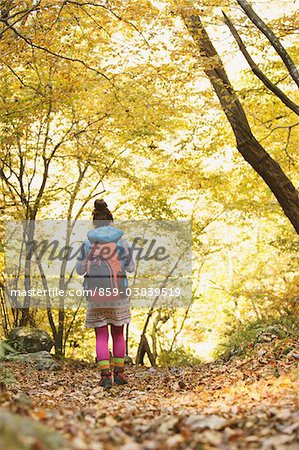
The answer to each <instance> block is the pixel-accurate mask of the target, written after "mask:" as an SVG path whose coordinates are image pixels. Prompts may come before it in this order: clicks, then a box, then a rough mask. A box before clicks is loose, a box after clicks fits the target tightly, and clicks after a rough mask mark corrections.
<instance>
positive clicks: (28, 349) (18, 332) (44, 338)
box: [8, 327, 54, 353]
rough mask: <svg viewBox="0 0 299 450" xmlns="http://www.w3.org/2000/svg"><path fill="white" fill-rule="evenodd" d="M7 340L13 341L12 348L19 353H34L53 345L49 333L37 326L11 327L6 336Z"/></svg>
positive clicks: (48, 349) (48, 348) (49, 348)
mask: <svg viewBox="0 0 299 450" xmlns="http://www.w3.org/2000/svg"><path fill="white" fill-rule="evenodd" d="M8 341H11V342H13V343H14V348H15V349H16V350H17V351H18V352H20V353H34V352H40V351H43V350H46V351H47V352H49V351H50V350H51V348H52V347H53V344H54V343H53V340H52V339H51V336H50V335H49V333H47V332H46V331H44V330H40V329H38V328H27V327H17V328H13V329H12V330H11V331H10V333H9V336H8Z"/></svg>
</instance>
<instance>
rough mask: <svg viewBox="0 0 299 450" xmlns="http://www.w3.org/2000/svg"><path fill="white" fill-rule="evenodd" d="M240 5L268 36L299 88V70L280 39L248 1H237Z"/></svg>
mask: <svg viewBox="0 0 299 450" xmlns="http://www.w3.org/2000/svg"><path fill="white" fill-rule="evenodd" d="M237 2H238V4H239V5H240V6H241V8H242V9H243V11H244V12H245V14H246V15H247V17H248V18H249V19H250V20H251V22H252V23H253V24H254V25H255V26H256V27H257V28H258V29H259V30H260V31H261V32H262V33H263V34H264V36H266V38H267V39H268V41H269V42H270V44H271V45H272V46H273V47H274V48H275V50H276V52H277V53H278V55H279V56H280V58H281V59H282V61H283V62H284V64H285V66H286V68H287V69H288V72H289V74H290V75H291V77H292V78H293V80H294V81H295V83H296V84H297V86H298V87H299V72H298V69H297V67H296V65H295V63H294V61H293V60H292V58H291V57H290V55H289V53H288V52H287V51H286V49H285V48H284V46H283V45H282V43H281V42H280V40H279V39H278V37H277V36H276V35H275V34H274V33H273V31H272V30H271V29H270V28H269V27H268V25H267V24H266V23H265V22H264V21H263V20H262V19H261V18H260V17H259V16H258V14H257V13H256V12H255V11H254V10H253V9H252V7H251V5H250V4H249V2H248V1H247V0H237Z"/></svg>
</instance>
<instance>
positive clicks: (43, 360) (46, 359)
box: [3, 351, 60, 370]
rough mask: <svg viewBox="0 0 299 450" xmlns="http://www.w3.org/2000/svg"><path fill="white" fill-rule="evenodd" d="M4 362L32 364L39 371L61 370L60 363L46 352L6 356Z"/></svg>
mask: <svg viewBox="0 0 299 450" xmlns="http://www.w3.org/2000/svg"><path fill="white" fill-rule="evenodd" d="M3 361H13V362H15V361H16V362H22V363H30V364H32V365H33V367H34V368H35V369H37V370H59V369H60V363H59V362H58V361H57V360H56V359H55V358H54V357H53V356H52V355H51V354H50V353H49V352H46V351H42V352H35V353H19V354H12V355H8V356H6V357H5V358H4V359H3Z"/></svg>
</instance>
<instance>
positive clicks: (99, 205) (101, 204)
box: [94, 199, 108, 211]
mask: <svg viewBox="0 0 299 450" xmlns="http://www.w3.org/2000/svg"><path fill="white" fill-rule="evenodd" d="M107 208H108V206H107V203H106V202H105V201H104V200H102V199H101V200H96V201H95V202H94V209H95V210H96V211H105V210H106V209H107Z"/></svg>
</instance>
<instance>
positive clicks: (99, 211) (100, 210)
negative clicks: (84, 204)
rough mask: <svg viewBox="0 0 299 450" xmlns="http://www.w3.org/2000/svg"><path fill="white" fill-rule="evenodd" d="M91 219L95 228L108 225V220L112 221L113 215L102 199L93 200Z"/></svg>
mask: <svg viewBox="0 0 299 450" xmlns="http://www.w3.org/2000/svg"><path fill="white" fill-rule="evenodd" d="M92 220H93V224H94V226H95V227H96V228H98V227H104V226H106V225H109V223H110V222H113V216H112V214H111V212H110V210H109V208H108V206H107V203H106V202H105V201H104V200H96V201H95V202H94V210H93V213H92Z"/></svg>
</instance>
